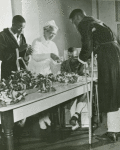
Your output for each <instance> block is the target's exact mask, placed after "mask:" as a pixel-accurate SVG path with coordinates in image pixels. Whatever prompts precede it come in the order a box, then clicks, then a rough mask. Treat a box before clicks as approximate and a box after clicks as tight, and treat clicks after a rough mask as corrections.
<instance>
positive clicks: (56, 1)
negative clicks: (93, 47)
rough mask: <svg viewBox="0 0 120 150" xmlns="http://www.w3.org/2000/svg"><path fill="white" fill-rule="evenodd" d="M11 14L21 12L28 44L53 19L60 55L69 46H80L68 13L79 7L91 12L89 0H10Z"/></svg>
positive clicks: (89, 13)
mask: <svg viewBox="0 0 120 150" xmlns="http://www.w3.org/2000/svg"><path fill="white" fill-rule="evenodd" d="M11 1H12V7H13V14H14V15H16V14H19V13H20V14H22V15H23V17H24V18H25V19H26V23H27V24H26V28H25V36H26V40H27V42H28V43H29V44H31V43H32V42H33V40H34V39H36V38H38V37H40V36H41V35H42V29H43V25H44V24H45V23H46V22H47V21H49V20H55V22H56V24H57V25H58V27H59V31H58V34H57V36H56V38H55V39H54V41H55V43H56V44H57V46H58V49H59V53H60V55H63V51H64V49H68V48H69V47H71V46H74V47H81V41H80V35H79V33H78V32H77V30H76V29H75V28H74V27H73V25H72V24H71V22H70V21H69V14H70V12H71V11H72V10H73V9H75V8H81V9H84V10H85V11H86V13H87V14H88V15H90V16H91V14H92V1H91V0H11Z"/></svg>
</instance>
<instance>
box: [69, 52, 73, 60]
mask: <svg viewBox="0 0 120 150" xmlns="http://www.w3.org/2000/svg"><path fill="white" fill-rule="evenodd" d="M72 56H73V52H69V51H68V59H69V58H71V57H72Z"/></svg>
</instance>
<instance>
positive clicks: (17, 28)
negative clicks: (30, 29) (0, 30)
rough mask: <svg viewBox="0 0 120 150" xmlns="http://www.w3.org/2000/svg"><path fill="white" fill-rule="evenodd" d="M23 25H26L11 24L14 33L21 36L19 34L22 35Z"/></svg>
mask: <svg viewBox="0 0 120 150" xmlns="http://www.w3.org/2000/svg"><path fill="white" fill-rule="evenodd" d="M25 25H26V23H25V22H24V23H13V25H12V26H13V29H14V31H15V33H17V34H21V33H23V30H24V28H25Z"/></svg>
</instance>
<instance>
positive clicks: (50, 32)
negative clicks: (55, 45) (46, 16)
mask: <svg viewBox="0 0 120 150" xmlns="http://www.w3.org/2000/svg"><path fill="white" fill-rule="evenodd" d="M56 34H57V32H55V31H54V30H46V29H44V37H45V39H46V40H53V39H54V38H55V36H56Z"/></svg>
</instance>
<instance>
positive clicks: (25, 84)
mask: <svg viewBox="0 0 120 150" xmlns="http://www.w3.org/2000/svg"><path fill="white" fill-rule="evenodd" d="M37 90H38V89H37V82H36V78H35V77H34V75H33V74H32V73H31V72H30V71H28V70H25V69H24V70H20V71H12V74H11V76H10V77H9V78H8V79H7V80H5V79H2V81H1V83H0V100H2V101H3V102H5V103H6V104H15V103H17V102H19V101H21V100H23V99H24V98H25V95H26V94H29V93H33V92H36V91H37Z"/></svg>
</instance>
